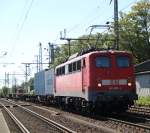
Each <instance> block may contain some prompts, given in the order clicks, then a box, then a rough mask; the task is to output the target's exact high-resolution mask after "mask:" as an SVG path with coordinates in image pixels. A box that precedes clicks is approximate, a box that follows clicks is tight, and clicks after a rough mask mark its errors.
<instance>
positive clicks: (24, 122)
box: [1, 101, 75, 133]
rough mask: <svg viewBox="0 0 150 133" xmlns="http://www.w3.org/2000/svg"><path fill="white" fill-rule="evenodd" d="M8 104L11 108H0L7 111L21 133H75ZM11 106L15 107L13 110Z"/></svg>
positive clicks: (18, 106) (19, 107) (34, 113)
mask: <svg viewBox="0 0 150 133" xmlns="http://www.w3.org/2000/svg"><path fill="white" fill-rule="evenodd" d="M6 102H8V101H5V104H6ZM9 103H10V104H11V105H10V106H11V107H10V108H9V109H8V107H5V105H4V104H2V103H1V106H2V107H3V108H4V109H5V110H6V111H7V113H8V114H9V115H10V116H11V118H12V119H13V120H14V121H15V123H16V124H17V125H18V127H19V128H20V130H21V131H22V132H23V133H30V132H36V133H38V132H39V133H41V132H45V133H46V132H47V133H48V132H53V133H55V132H56V133H75V131H73V130H71V129H69V128H66V127H64V126H62V125H61V124H58V123H56V122H54V121H52V120H49V119H47V118H45V117H43V116H42V115H39V114H37V113H36V112H33V111H31V110H29V109H27V108H25V107H23V106H21V105H18V104H16V103H14V102H10V101H9ZM12 104H13V105H15V108H14V107H13V105H12ZM7 106H8V104H7ZM16 116H17V117H16Z"/></svg>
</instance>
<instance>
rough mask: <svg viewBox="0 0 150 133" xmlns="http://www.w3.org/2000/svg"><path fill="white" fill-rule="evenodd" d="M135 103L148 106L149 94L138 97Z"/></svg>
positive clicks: (149, 101) (149, 102) (149, 104)
mask: <svg viewBox="0 0 150 133" xmlns="http://www.w3.org/2000/svg"><path fill="white" fill-rule="evenodd" d="M136 105H138V106H150V96H147V97H139V99H138V100H137V101H136Z"/></svg>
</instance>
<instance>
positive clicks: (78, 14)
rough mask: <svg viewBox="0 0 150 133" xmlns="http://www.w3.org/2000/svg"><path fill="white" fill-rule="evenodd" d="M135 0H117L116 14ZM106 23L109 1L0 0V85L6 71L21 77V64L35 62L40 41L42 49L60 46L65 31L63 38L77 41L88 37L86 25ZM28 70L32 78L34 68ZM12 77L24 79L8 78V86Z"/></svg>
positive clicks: (110, 12) (110, 8)
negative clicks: (52, 44)
mask: <svg viewBox="0 0 150 133" xmlns="http://www.w3.org/2000/svg"><path fill="white" fill-rule="evenodd" d="M137 1H138V0H118V8H119V11H123V12H128V11H130V8H131V6H132V5H133V4H134V3H135V2H137ZM107 21H110V22H112V21H113V1H112V3H111V4H110V0H0V86H4V79H5V72H6V73H10V74H24V73H25V65H24V64H22V63H26V62H36V55H38V50H39V43H40V42H41V43H42V48H43V49H44V48H48V42H51V43H54V44H61V43H64V41H62V40H60V39H59V38H60V31H63V30H64V29H66V31H67V32H66V37H73V38H78V37H79V36H81V35H84V34H89V30H87V29H88V27H89V26H91V25H96V24H99V25H100V24H105V23H106V22H107ZM97 31H98V30H97ZM98 32H101V30H100V29H99V31H98ZM47 55H48V53H47V52H46V51H44V50H43V62H48V60H46V58H47V57H48V56H47ZM3 63H14V64H7V65H6V64H3ZM45 67H47V66H45ZM30 70H31V76H33V75H34V73H35V72H36V65H31V66H30ZM31 76H29V77H28V78H30V77H31ZM14 77H15V78H16V79H17V84H19V83H21V82H23V81H24V80H25V77H24V75H20V76H19V75H18V76H17V75H16V76H12V75H11V76H10V86H11V84H14V81H13V80H12V79H14Z"/></svg>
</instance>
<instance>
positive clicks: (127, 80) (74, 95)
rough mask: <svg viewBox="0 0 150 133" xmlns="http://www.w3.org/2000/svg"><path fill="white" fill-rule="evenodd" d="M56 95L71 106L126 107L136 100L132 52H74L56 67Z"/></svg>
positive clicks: (108, 108)
mask: <svg viewBox="0 0 150 133" xmlns="http://www.w3.org/2000/svg"><path fill="white" fill-rule="evenodd" d="M54 95H55V100H56V102H57V103H59V104H60V105H61V106H66V105H67V106H68V107H69V108H75V109H83V108H84V109H86V110H96V111H99V112H101V111H106V110H107V111H124V110H127V109H128V108H129V107H130V106H131V105H133V104H134V100H136V99H137V94H136V86H135V75H134V65H133V59H132V54H130V53H128V52H125V51H115V50H103V51H92V52H89V53H85V54H83V55H78V54H76V55H73V56H72V57H71V58H70V59H69V60H68V61H66V62H65V63H63V64H60V65H58V66H57V67H56V69H55V88H54Z"/></svg>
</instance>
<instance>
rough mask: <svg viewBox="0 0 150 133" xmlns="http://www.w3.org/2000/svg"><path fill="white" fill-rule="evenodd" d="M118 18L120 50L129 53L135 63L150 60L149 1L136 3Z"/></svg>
mask: <svg viewBox="0 0 150 133" xmlns="http://www.w3.org/2000/svg"><path fill="white" fill-rule="evenodd" d="M120 16H121V18H120V21H119V24H120V43H121V48H122V49H123V50H129V51H131V52H132V53H133V55H134V56H135V57H136V61H137V63H139V62H142V61H145V60H147V59H150V54H149V53H150V3H149V0H141V1H140V2H137V3H136V4H135V5H134V6H133V7H132V10H131V11H130V12H129V13H128V14H125V13H120ZM143 53H144V54H143Z"/></svg>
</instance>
